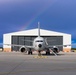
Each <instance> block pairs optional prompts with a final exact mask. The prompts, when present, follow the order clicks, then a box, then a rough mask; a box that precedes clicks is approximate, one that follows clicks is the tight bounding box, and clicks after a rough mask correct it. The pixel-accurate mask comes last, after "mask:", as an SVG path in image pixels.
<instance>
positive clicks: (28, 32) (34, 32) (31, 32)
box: [6, 28, 71, 36]
mask: <svg viewBox="0 0 76 75" xmlns="http://www.w3.org/2000/svg"><path fill="white" fill-rule="evenodd" d="M6 35H26V36H37V35H38V28H36V29H30V30H24V31H18V32H12V33H7V34H6ZM40 35H41V36H50V35H51V36H62V35H71V34H66V33H61V32H56V31H50V30H45V29H40Z"/></svg>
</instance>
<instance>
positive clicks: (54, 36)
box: [3, 28, 71, 52]
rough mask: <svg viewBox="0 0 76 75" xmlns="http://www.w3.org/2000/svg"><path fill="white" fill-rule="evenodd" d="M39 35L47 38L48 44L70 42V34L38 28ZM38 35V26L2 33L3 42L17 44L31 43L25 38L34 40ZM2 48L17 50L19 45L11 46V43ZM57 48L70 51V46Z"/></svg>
mask: <svg viewBox="0 0 76 75" xmlns="http://www.w3.org/2000/svg"><path fill="white" fill-rule="evenodd" d="M40 35H41V36H42V37H44V38H47V42H48V44H49V45H66V44H71V35H70V34H66V33H61V32H55V31H50V30H44V29H40ZM37 36H38V28H36V29H30V30H24V31H18V32H12V33H7V34H4V35H3V44H17V45H32V42H29V41H25V40H32V41H33V40H34V38H35V37H37ZM3 50H4V51H5V52H7V51H9V52H11V51H19V47H17V46H15V47H12V46H11V45H10V46H8V45H3ZM59 50H61V51H62V50H63V51H68V52H69V51H70V50H71V46H67V47H63V46H62V47H59Z"/></svg>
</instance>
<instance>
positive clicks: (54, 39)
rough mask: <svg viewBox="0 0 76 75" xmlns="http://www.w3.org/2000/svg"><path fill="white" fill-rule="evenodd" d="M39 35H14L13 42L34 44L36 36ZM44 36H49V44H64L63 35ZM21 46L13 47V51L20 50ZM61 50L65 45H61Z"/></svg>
mask: <svg viewBox="0 0 76 75" xmlns="http://www.w3.org/2000/svg"><path fill="white" fill-rule="evenodd" d="M36 37H37V36H12V44H17V45H28V46H32V42H29V41H27V40H30V41H33V40H34V38H36ZM42 37H43V38H47V42H48V44H49V45H63V36H42ZM19 48H20V47H17V46H14V47H12V51H19ZM59 49H60V50H63V47H59Z"/></svg>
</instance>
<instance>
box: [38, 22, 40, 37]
mask: <svg viewBox="0 0 76 75" xmlns="http://www.w3.org/2000/svg"><path fill="white" fill-rule="evenodd" d="M38 37H40V22H38Z"/></svg>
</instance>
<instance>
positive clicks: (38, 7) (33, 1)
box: [0, 0, 76, 43]
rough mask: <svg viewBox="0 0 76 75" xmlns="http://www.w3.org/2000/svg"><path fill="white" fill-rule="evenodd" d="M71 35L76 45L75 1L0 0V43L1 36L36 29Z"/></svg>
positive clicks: (0, 40) (1, 40)
mask: <svg viewBox="0 0 76 75" xmlns="http://www.w3.org/2000/svg"><path fill="white" fill-rule="evenodd" d="M38 22H40V27H41V29H46V30H52V31H57V32H62V33H67V34H71V35H72V43H76V33H75V32H76V0H0V42H1V43H2V42H3V34H5V33H11V32H17V31H22V30H28V29H34V28H37V23H38Z"/></svg>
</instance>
